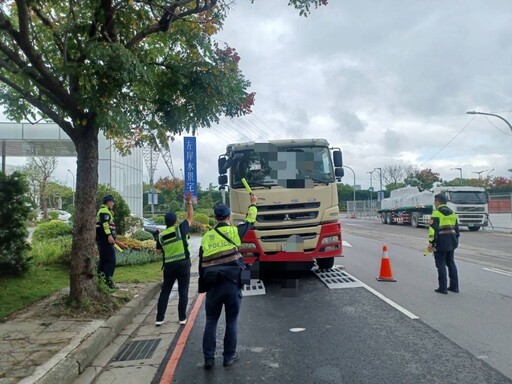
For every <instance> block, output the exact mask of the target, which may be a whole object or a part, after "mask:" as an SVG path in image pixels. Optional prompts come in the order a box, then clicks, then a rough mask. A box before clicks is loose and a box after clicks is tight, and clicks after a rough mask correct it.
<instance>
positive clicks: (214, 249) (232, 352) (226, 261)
mask: <svg viewBox="0 0 512 384" xmlns="http://www.w3.org/2000/svg"><path fill="white" fill-rule="evenodd" d="M250 201H251V205H250V206H249V209H248V210H247V216H246V218H245V222H244V223H243V224H241V225H239V226H238V227H235V226H234V225H230V223H229V221H230V217H231V210H230V209H229V208H228V207H227V206H226V205H224V204H220V205H218V206H216V207H215V209H214V214H215V219H216V220H217V225H216V226H215V228H213V229H210V230H209V231H208V232H207V233H206V234H205V235H204V236H203V239H202V241H201V248H200V249H199V292H206V302H205V309H206V325H205V328H204V334H203V354H204V368H205V369H211V368H212V367H213V366H214V364H215V349H216V340H217V322H218V320H219V317H220V314H221V312H222V307H224V311H225V314H226V330H225V334H224V351H223V354H222V355H223V360H224V361H223V365H224V366H225V367H229V366H231V365H233V363H235V362H236V361H237V360H238V359H239V357H238V353H237V351H236V345H237V333H238V332H237V331H238V329H237V328H238V324H237V323H238V313H239V311H240V305H241V300H242V292H241V287H242V283H241V271H242V270H243V269H245V266H244V263H243V260H242V255H241V254H240V253H239V252H238V247H239V246H240V245H241V239H243V237H244V235H245V234H246V233H247V231H248V230H249V229H251V228H252V227H253V224H254V222H255V221H256V216H257V213H258V211H257V208H256V201H257V199H256V196H254V194H251V197H250Z"/></svg>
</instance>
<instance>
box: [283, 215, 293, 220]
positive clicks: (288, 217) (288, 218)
mask: <svg viewBox="0 0 512 384" xmlns="http://www.w3.org/2000/svg"><path fill="white" fill-rule="evenodd" d="M291 220H292V219H290V216H289V215H288V214H286V215H285V216H284V221H291Z"/></svg>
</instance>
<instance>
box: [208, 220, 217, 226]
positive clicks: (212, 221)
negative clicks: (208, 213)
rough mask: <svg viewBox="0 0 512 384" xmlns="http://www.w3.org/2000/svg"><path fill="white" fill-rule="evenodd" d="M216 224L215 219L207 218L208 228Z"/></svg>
mask: <svg viewBox="0 0 512 384" xmlns="http://www.w3.org/2000/svg"><path fill="white" fill-rule="evenodd" d="M216 225H217V220H215V219H209V220H208V226H209V227H210V228H213V227H215V226H216Z"/></svg>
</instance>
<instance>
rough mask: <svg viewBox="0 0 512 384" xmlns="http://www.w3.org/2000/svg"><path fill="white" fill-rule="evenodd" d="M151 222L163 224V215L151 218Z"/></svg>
mask: <svg viewBox="0 0 512 384" xmlns="http://www.w3.org/2000/svg"><path fill="white" fill-rule="evenodd" d="M151 221H153V223H155V224H159V225H165V217H164V216H163V215H158V216H155V217H153V218H152V219H151Z"/></svg>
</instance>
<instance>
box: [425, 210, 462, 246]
mask: <svg viewBox="0 0 512 384" xmlns="http://www.w3.org/2000/svg"><path fill="white" fill-rule="evenodd" d="M458 236H459V228H458V222H457V215H456V214H455V213H454V212H453V211H452V210H451V209H450V208H448V206H447V205H446V204H441V205H440V206H439V207H437V209H436V210H435V211H434V212H432V216H431V224H430V226H429V228H428V241H429V242H430V243H432V244H434V246H435V248H436V250H437V251H439V252H447V251H452V250H454V249H455V248H457V245H458Z"/></svg>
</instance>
